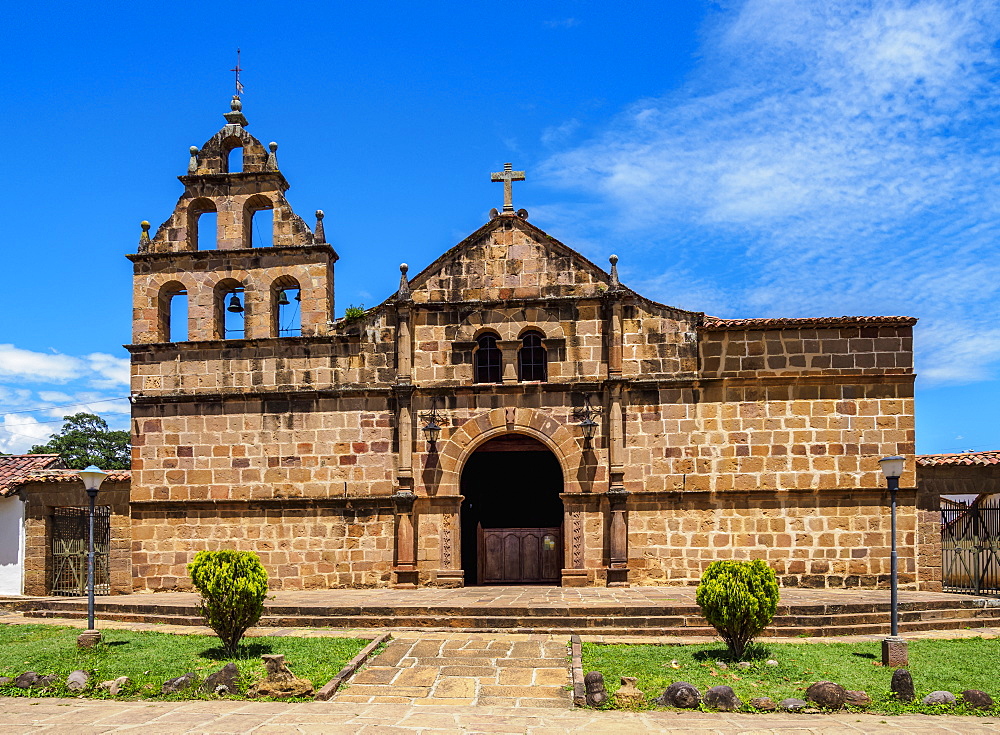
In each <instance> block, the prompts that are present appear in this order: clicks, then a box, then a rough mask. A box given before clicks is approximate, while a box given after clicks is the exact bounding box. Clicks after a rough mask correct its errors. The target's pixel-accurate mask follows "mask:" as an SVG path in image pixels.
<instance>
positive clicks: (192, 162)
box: [188, 145, 198, 174]
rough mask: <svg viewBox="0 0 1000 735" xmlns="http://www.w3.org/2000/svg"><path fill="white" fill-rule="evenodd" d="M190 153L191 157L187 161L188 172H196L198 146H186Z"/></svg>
mask: <svg viewBox="0 0 1000 735" xmlns="http://www.w3.org/2000/svg"><path fill="white" fill-rule="evenodd" d="M188 151H190V153H191V159H190V160H189V161H188V174H196V173H198V146H196V145H193V146H191V147H190V148H188Z"/></svg>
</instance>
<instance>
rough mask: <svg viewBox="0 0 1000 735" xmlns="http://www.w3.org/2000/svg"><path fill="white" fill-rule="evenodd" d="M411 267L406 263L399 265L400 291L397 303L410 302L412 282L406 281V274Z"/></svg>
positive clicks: (397, 292) (397, 293)
mask: <svg viewBox="0 0 1000 735" xmlns="http://www.w3.org/2000/svg"><path fill="white" fill-rule="evenodd" d="M408 270H410V266H408V265H407V264H406V263H400V264H399V290H398V291H396V301H410V282H409V281H408V280H407V279H406V272H407V271H408Z"/></svg>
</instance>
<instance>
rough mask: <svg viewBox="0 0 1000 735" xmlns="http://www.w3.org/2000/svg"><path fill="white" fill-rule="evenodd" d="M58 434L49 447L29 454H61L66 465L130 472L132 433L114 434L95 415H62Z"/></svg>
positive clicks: (37, 448) (34, 448)
mask: <svg viewBox="0 0 1000 735" xmlns="http://www.w3.org/2000/svg"><path fill="white" fill-rule="evenodd" d="M63 421H64V422H65V423H64V424H63V425H62V428H61V429H60V430H59V433H57V434H52V435H51V436H50V437H49V441H48V442H47V443H46V444H36V445H35V446H33V447H32V448H31V449H29V450H28V453H29V454H58V455H59V456H60V457H62V458H63V461H65V462H66V466H67V467H69V468H70V469H74V470H82V469H83V468H84V467H87V466H89V465H92V464H94V465H97V466H98V467H100V468H101V469H102V470H127V469H129V467H130V448H129V438H130V437H129V433H128V432H127V431H112V430H111V429H109V428H108V424H107V422H106V421H105V420H104V419H102V418H101V417H100V416H97V415H96V414H92V413H77V414H74V415H72V416H63Z"/></svg>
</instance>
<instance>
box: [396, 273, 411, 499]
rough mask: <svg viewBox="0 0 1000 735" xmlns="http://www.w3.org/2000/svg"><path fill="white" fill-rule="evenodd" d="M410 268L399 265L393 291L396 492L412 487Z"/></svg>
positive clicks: (407, 490)
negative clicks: (397, 281) (395, 287)
mask: <svg viewBox="0 0 1000 735" xmlns="http://www.w3.org/2000/svg"><path fill="white" fill-rule="evenodd" d="M408 269H409V267H408V266H407V265H406V263H402V264H401V265H400V266H399V273H400V276H399V290H398V291H396V297H395V301H396V383H395V385H393V391H394V392H395V394H396V429H397V437H398V439H399V455H398V457H397V458H396V460H397V462H396V467H397V471H396V488H397V490H399V491H406V492H412V490H413V417H412V415H411V413H410V406H411V400H410V399H411V398H412V396H413V391H414V385H413V335H412V334H411V331H410V324H411V320H410V317H411V309H410V307H411V306H412V304H413V297H412V296H411V295H410V285H409V282H408V281H407V279H406V272H407V270H408Z"/></svg>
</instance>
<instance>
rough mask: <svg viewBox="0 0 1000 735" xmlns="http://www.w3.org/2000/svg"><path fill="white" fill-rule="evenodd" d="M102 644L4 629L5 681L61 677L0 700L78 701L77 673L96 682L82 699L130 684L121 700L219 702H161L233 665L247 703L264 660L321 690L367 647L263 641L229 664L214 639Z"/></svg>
mask: <svg viewBox="0 0 1000 735" xmlns="http://www.w3.org/2000/svg"><path fill="white" fill-rule="evenodd" d="M102 633H103V637H104V642H103V643H102V644H101V645H99V646H97V647H96V648H94V649H92V650H81V649H79V648H77V645H76V637H77V636H78V635H79V634H80V630H79V629H77V628H68V627H64V626H56V625H0V676H10V677H16V676H18V675H19V674H22V673H24V672H25V671H36V672H38V673H39V674H42V675H47V674H58V675H59V678H60V681H59V683H58V684H57V685H56V686H55V687H53V688H52V689H49V690H40V689H19V688H17V687H13V686H0V695H3V696H8V697H18V696H19V697H38V696H56V697H76V696H80V693H77V692H71V691H69V690H68V689H66V688H65V683H66V676H67V675H68V674H69V673H70V672H71V671H74V670H76V669H83V670H84V671H87V672H88V673H89V674H90V675H91V680H90V682H89V684H88V688H87V690H85V691H84V692H82V694H84V695H86V696H90V697H96V698H109V697H110V695H108V694H107V692H105V691H98V690H96V687H97V684H98V683H100V682H102V681H107V680H109V679H115V678H117V677H119V676H127V677H128V678H129V679H131V680H132V685H131V686H130V687H127V688H126V689H125V691H124V692H123V694H122V695H119V698H120V697H121V696H131V697H139V698H147V697H149V698H157V699H215V698H216V696H215V695H211V694H197V693H196V688H195V687H192V688H191V689H188V690H186V691H185V692H179V693H177V694H172V695H161V694H160V687H161V686H162V685H163V682H164V681H166V680H167V679H173V678H174V677H177V676H180V675H181V674H184V673H187V672H188V671H193V672H194V673H195V674H197V675H198V678H199V679H204V678H205V677H206V676H208V675H209V674H211V673H212V672H214V671H218V670H219V669H221V668H222V667H223V666H224V665H225V664H227V663H229V662H230V661H232V662H233V663H235V664H236V666H237V667H238V668H239V670H240V674H241V676H242V680H243V691H241V692H240V696H244V695H245V692H246V688H247V687H249V686H250V685H251V684H253V683H254V682H255V681H257V680H259V679H262V678H263V677H264V676H265V674H266V672H265V670H264V663H263V662H262V661H261V658H260V657H261V656H262V655H263V654H265V653H280V654H284V656H285V660H286V662H287V663H288V666H289V668H291V670H292V671H293V672H294V673H295V675H296V676H300V677H302V678H304V679H309V680H311V681H312V683H313V685H314V686H315V687H316V688H317V689H319V688H320V687H321V686H323V685H324V684H325V683H326V682H328V681H329V680H330V679H332V678H333V677H334V676H336V675H337V673H338V672H339V671H340V670H341V669H342V668H343V667H344V665H345V664H346V663H347V662H348V661H350V660H351V659H352V658H353V657H354V656H355V655H357V653H358V652H359V651H360V650H361V649H362V648H364V647H365V646H366V645H368V643H369V641H368V640H365V639H358V638H293V637H286V636H282V637H275V636H260V637H253V638H244V639H243V641H242V642H241V643H240V646H239V650H238V652H237V655H236V656H235V657H229V656H227V655H226V654H225V652H224V651H223V649H222V645H221V642H220V641H219V639H218V638H216V637H215V636H209V635H177V634H173V633H147V632H141V633H140V632H131V631H125V630H106V631H103V632H102Z"/></svg>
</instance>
